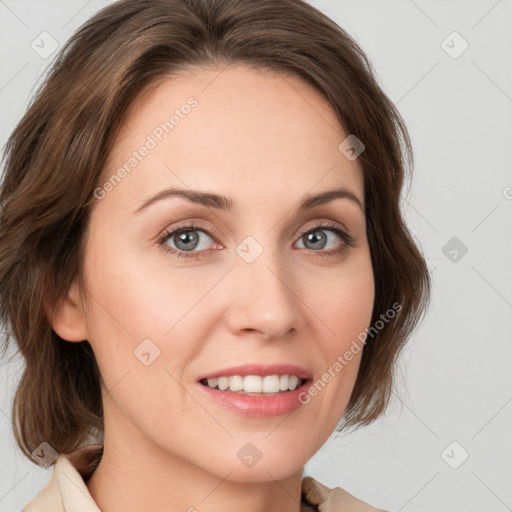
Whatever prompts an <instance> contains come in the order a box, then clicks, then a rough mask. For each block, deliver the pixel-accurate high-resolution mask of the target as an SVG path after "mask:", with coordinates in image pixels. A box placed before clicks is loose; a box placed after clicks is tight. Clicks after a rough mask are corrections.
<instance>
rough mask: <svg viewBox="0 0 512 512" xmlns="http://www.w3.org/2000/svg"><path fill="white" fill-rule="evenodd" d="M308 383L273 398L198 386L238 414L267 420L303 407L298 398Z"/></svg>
mask: <svg viewBox="0 0 512 512" xmlns="http://www.w3.org/2000/svg"><path fill="white" fill-rule="evenodd" d="M310 382H311V381H310V380H306V381H305V382H304V383H303V384H302V386H300V387H298V388H297V389H294V390H293V391H286V392H284V393H278V394H275V395H273V396H254V395H241V394H239V393H235V392H233V391H221V390H220V389H212V388H210V387H208V386H205V385H204V384H201V383H200V382H199V383H198V384H199V386H200V387H201V388H202V389H203V390H204V392H205V393H207V394H208V395H209V396H210V397H211V398H212V399H213V400H215V401H216V402H218V403H220V404H222V405H225V406H226V407H228V408H230V409H232V410H235V411H236V412H238V413H239V414H243V415H245V416H255V417H260V418H267V417H270V416H280V415H282V414H288V413H290V412H292V411H294V410H296V409H298V408H299V407H300V406H301V405H303V404H302V403H301V402H300V401H299V396H300V395H301V393H305V392H307V388H308V387H309V385H310Z"/></svg>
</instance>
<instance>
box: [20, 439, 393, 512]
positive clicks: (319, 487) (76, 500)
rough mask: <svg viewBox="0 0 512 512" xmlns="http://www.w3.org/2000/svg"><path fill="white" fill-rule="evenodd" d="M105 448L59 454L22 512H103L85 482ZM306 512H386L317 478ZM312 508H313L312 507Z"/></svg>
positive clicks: (309, 486)
mask: <svg viewBox="0 0 512 512" xmlns="http://www.w3.org/2000/svg"><path fill="white" fill-rule="evenodd" d="M102 452H103V445H101V444H90V445H87V446H85V447H83V448H81V449H79V450H77V451H75V452H73V453H71V454H61V455H59V457H58V459H57V462H56V463H55V466H54V468H53V474H52V477H51V479H50V481H49V482H48V484H47V485H46V487H44V488H43V489H42V490H41V491H39V493H38V494H37V495H36V496H35V497H34V498H33V499H32V501H31V502H30V503H29V504H28V505H27V506H26V507H25V508H24V509H23V511H22V512H101V511H100V509H99V508H98V506H97V505H96V503H95V502H94V500H93V498H92V496H91V494H90V493H89V490H88V489H87V486H86V484H85V482H86V481H87V480H88V479H89V477H90V476H91V475H92V473H93V472H94V469H95V468H96V466H97V465H98V462H99V460H100V458H101V455H102ZM302 500H303V504H302V510H304V512H306V510H308V509H309V510H318V512H384V511H379V509H376V508H374V507H371V506H370V505H368V504H367V503H365V502H363V501H361V500H358V499H357V498H355V497H354V496H352V495H351V494H349V493H348V492H347V491H345V490H343V489H341V488H340V487H335V488H334V489H329V488H328V487H326V486H325V485H323V484H321V483H320V482H318V481H317V480H315V479H314V478H313V477H310V476H307V477H304V478H303V480H302ZM308 505H309V506H308Z"/></svg>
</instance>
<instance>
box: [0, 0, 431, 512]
mask: <svg viewBox="0 0 512 512" xmlns="http://www.w3.org/2000/svg"><path fill="white" fill-rule="evenodd" d="M406 160H407V162H406ZM5 162H6V164H5V172H4V177H3V182H2V188H1V192H0V207H1V210H0V311H1V318H2V321H3V322H4V325H5V326H6V327H8V329H9V331H10V333H11V335H12V337H13V338H14V340H15V341H16V343H17V346H18V348H19V352H20V353H21V354H22V355H23V357H24V359H25V362H26V369H25V372H24V374H23V376H22V379H21V382H20V384H19V387H18V389H17V392H16V396H15V400H14V405H13V428H14V433H15V436H16V440H17V442H18V444H19V446H20V449H21V450H22V451H23V452H24V453H25V454H26V455H27V457H29V458H31V460H33V461H36V462H38V463H39V464H41V465H44V466H50V465H52V464H54V469H53V475H52V479H51V480H50V482H49V483H48V485H47V486H46V487H45V488H44V489H43V490H41V492H40V493H39V494H38V495H37V496H35V497H34V498H33V499H32V501H31V502H30V503H29V504H28V505H27V507H26V508H25V510H26V511H28V512H31V511H36V510H52V511H54V510H65V511H74V510H91V511H92V510H94V511H97V510H102V511H103V512H112V511H114V510H123V511H126V512H130V511H131V510H152V511H160V510H162V511H163V510H166V511H175V510H189V511H193V510H198V511H202V510H207V511H216V510H223V511H225V510H230V509H235V508H236V509H237V510H238V509H240V506H242V507H243V509H244V510H248V511H254V512H256V511H263V510H280V511H286V512H288V511H289V512H292V511H294V512H298V511H299V510H301V511H304V510H320V511H321V510H368V511H369V510H377V509H375V508H374V507H371V506H370V505H368V504H367V503H365V502H364V501H362V499H358V498H356V497H354V496H352V495H351V494H349V493H348V492H346V491H344V490H343V489H341V488H339V487H337V488H335V489H329V488H327V487H326V486H325V485H323V484H321V483H320V482H318V481H316V480H315V479H314V478H312V477H304V474H303V473H304V466H305V464H306V462H307V461H308V460H309V459H310V458H311V457H312V456H313V455H314V454H315V453H316V452H317V451H318V450H319V449H320V447H321V446H322V445H323V444H324V443H325V441H326V440H327V439H328V438H329V436H330V435H331V433H332V432H333V431H334V430H339V431H341V430H346V429H350V428H356V427H359V426H363V425H367V424H369V423H371V422H372V421H374V420H375V419H376V418H377V417H379V416H380V415H381V414H382V413H383V411H384V410H385V408H386V405H387V403H388V400H389V397H390V393H391V389H392V382H393V369H394V364H395V361H396V359H397V356H398V354H399V352H400V350H401V348H402V347H403V345H404V343H405V342H406V340H407V339H408V337H409V336H410V334H411V332H412V330H413V329H414V327H415V326H416V325H417V324H418V321H419V320H420V318H421V316H422V314H423V312H424V310H425V308H426V305H427V301H428V296H429V274H428V270H427V266H426V264H425V261H424V259H423V257H422V255H421V252H420V251H419V249H418V247H417V246H416V244H415V242H414V241H413V239H412V237H411V235H410V234H409V232H408V230H407V227H406V226H405V224H404V221H403V219H402V217H401V213H400V203H399V201H400V192H401V188H402V183H403V180H404V177H405V172H406V170H407V166H406V164H407V163H408V164H409V166H412V152H411V147H410V141H409V138H408V135H407V130H406V128H405V126H404V124H403V121H402V120H401V118H400V115H399V114H398V112H397V111H396V109H395V108H394V106H393V104H392V103H391V102H390V101H389V99H388V98H387V97H386V96H385V95H384V93H383V92H382V91H381V89H380V88H379V86H378V84H377V82H376V80H375V78H374V75H373V73H372V70H371V66H370V64H369V62H368V60H367V59H366V57H365V55H364V53H363V52H362V50H361V49H360V48H359V47H358V46H357V44H356V43H355V42H354V41H353V40H352V39H351V38H350V37H349V36H348V35H347V34H346V33H345V32H344V31H343V30H342V29H341V28H340V27H339V26H337V25H336V24H335V23H334V22H332V21H331V20H329V19H328V18H327V17H325V16H324V15H323V14H321V13H320V12H319V11H317V10H316V9H314V8H313V7H311V6H310V5H308V4H306V3H304V2H302V1H297V0H264V1H261V2H253V1H250V0H202V1H201V0H151V1H149V0H121V1H119V2H116V3H115V4H112V5H111V6H109V7H107V8H105V9H104V10H102V11H100V12H99V13H98V14H97V15H95V16H94V17H93V18H92V19H91V20H89V21H88V22H87V23H86V24H85V25H84V26H83V27H82V28H81V29H80V30H79V31H78V32H77V33H76V34H75V35H74V36H73V37H72V38H71V40H70V41H69V42H68V43H67V45H66V46H65V47H64V48H63V50H62V52H61V53H60V55H59V57H58V59H57V60H56V62H55V64H54V66H53V68H52V69H51V72H50V74H49V76H48V77H47V79H46V81H45V83H44V84H43V85H42V87H41V89H40V91H39V92H38V94H37V96H36V98H35V100H34V101H33V103H32V104H31V106H30V107H29V109H28V111H27V113H26V115H25V116H24V118H23V119H22V120H21V122H20V123H19V125H18V126H17V128H16V129H15V131H14V132H13V134H12V135H11V137H10V139H9V141H8V144H7V147H6V153H5ZM187 245H188V246H189V247H187ZM329 507H330V508H329Z"/></svg>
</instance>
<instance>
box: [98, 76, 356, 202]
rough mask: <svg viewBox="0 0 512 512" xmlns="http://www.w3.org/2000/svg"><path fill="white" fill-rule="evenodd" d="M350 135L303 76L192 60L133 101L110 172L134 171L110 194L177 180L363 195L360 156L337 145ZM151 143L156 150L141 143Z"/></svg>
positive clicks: (253, 194) (250, 189)
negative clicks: (341, 188) (203, 65)
mask: <svg viewBox="0 0 512 512" xmlns="http://www.w3.org/2000/svg"><path fill="white" fill-rule="evenodd" d="M347 135H348V134H347V133H345V131H344V129H343V127H342V126H341V124H340V123H339V120H338V119H337V117H336V114H335V112H334V110H333V109H332V107H331V106H330V105H329V104H328V102H327V101H326V100H325V99H324V98H323V97H322V95H321V94H320V93H319V92H318V91H317V90H316V89H315V88H314V87H313V86H311V85H310V84H308V83H307V82H305V81H303V80H302V79H300V78H299V77H296V76H293V75H290V74H281V73H276V72H273V71H268V70H262V69H255V68H251V67H248V66H233V67H228V68H225V69H222V68H220V69H219V68H191V69H189V70H187V71H183V72H180V73H179V74H178V75H176V76H172V77H168V78H166V79H163V80H159V81H158V82H157V83H154V84H152V85H151V86H150V87H149V88H148V89H147V90H146V91H145V92H144V93H143V94H142V95H141V96H140V97H139V98H138V99H137V100H136V101H135V102H134V104H133V105H132V106H131V108H130V110H129V111H128V113H127V115H126V117H125V120H124V123H123V126H122V128H121V130H120V132H119V134H118V136H117V138H116V141H115V144H114V148H113V150H112V152H111V154H110V156H109V159H108V161H107V165H106V169H105V170H106V172H105V173H104V177H105V179H108V178H109V176H112V174H113V173H116V171H117V170H118V169H119V168H121V167H123V166H124V168H125V169H129V171H128V172H127V173H123V174H126V177H125V178H123V180H122V182H121V183H120V184H119V185H118V186H116V187H115V190H114V191H113V192H112V193H111V194H109V195H110V196H112V197H114V196H117V200H121V198H120V197H119V196H120V191H121V189H122V190H123V193H122V196H123V197H122V201H123V202H127V203H129V204H130V205H132V206H133V205H134V204H135V203H136V202H137V201H140V200H141V198H143V197H145V196H147V195H148V194H151V193H153V192H155V190H156V188H164V187H165V186H170V185H171V186H172V185H180V186H182V187H190V188H194V189H203V190H211V191H212V192H218V191H221V192H222V193H224V194H226V195H229V196H231V197H239V198H240V201H244V200H245V201H248V200H249V199H250V198H252V199H253V200H254V199H255V198H258V197H259V198H261V199H263V198H265V197H266V198H268V199H269V200H270V199H272V198H273V199H276V198H277V197H282V196H283V194H287V195H293V196H296V197H299V196H302V195H304V194H305V193H307V192H310V191H320V190H324V189H327V188H329V187H334V186H340V185H341V186H346V187H348V188H351V189H352V190H353V191H354V192H355V193H356V194H358V195H359V197H360V199H361V201H363V197H362V196H363V177H362V172H361V169H360V167H359V163H358V162H357V161H350V160H348V159H347V158H346V157H345V156H344V155H343V154H342V153H341V152H340V150H339V149H338V146H339V145H340V143H341V142H342V141H343V140H344V139H345V138H346V136H347ZM144 146H146V147H148V148H149V150H144V151H140V150H141V149H142V148H143V147H144ZM141 152H143V153H144V154H145V155H144V156H143V157H141V156H140V153H141ZM135 153H139V155H138V156H134V154H135ZM130 160H131V161H130ZM130 163H131V164H133V165H130ZM127 164H128V165H127Z"/></svg>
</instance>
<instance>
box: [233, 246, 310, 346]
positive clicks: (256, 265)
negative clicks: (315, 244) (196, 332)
mask: <svg viewBox="0 0 512 512" xmlns="http://www.w3.org/2000/svg"><path fill="white" fill-rule="evenodd" d="M297 279H298V278H297V276H295V275H294V274H293V271H292V269H290V268H289V267H287V266H286V264H285V262H283V261H282V255H281V256H279V254H278V253H277V251H276V252H271V251H270V250H264V251H263V253H262V254H261V255H260V256H259V257H258V258H257V259H256V260H255V261H253V262H252V263H248V262H247V261H245V260H244V259H243V258H237V259H236V261H235V268H234V269H233V270H232V271H231V272H230V277H229V285H228V286H229V287H230V289H229V292H228V311H227V322H228V325H229V328H230V329H231V331H232V332H233V333H235V334H237V335H246V334H247V333H253V334H257V335H258V336H260V337H261V338H262V339H264V340H266V341H268V340H278V339H284V338H285V337H287V336H288V337H289V336H291V335H292V333H293V332H298V331H300V330H301V329H302V327H303V325H304V324H305V322H306V320H305V318H304V309H305V308H306V306H305V304H304V303H303V301H302V298H301V286H303V285H304V284H306V283H305V282H302V283H299V282H298V280H297ZM306 309H307V308H306Z"/></svg>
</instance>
